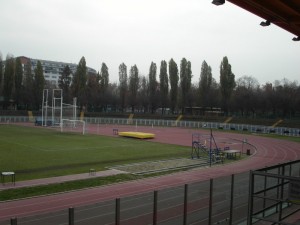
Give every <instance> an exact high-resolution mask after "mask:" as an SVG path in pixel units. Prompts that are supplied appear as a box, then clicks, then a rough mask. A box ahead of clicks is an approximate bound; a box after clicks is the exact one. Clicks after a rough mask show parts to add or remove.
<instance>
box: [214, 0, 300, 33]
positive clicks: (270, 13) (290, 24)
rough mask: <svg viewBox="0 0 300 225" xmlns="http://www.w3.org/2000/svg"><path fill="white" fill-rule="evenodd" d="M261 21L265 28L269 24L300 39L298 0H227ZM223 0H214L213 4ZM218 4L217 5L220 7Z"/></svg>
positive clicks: (299, 7)
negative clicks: (261, 19) (262, 20)
mask: <svg viewBox="0 0 300 225" xmlns="http://www.w3.org/2000/svg"><path fill="white" fill-rule="evenodd" d="M227 1H228V2H231V3H233V4H235V5H237V6H239V7H241V8H243V9H245V10H247V11H249V12H251V13H253V14H255V15H257V16H259V17H261V18H263V19H265V20H266V21H265V23H267V24H265V23H262V24H261V25H262V26H264V25H265V26H267V25H268V23H269V22H270V23H271V24H275V25H277V26H279V27H281V28H282V29H284V30H286V31H288V32H290V33H292V34H294V35H296V36H297V37H298V38H299V37H300V1H299V0H227ZM215 2H218V3H220V4H222V3H224V2H225V0H214V1H213V3H214V4H215ZM220 4H219V5H220Z"/></svg>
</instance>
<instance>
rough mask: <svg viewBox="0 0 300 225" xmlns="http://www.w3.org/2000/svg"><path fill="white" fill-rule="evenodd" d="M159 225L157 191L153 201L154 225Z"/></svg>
mask: <svg viewBox="0 0 300 225" xmlns="http://www.w3.org/2000/svg"><path fill="white" fill-rule="evenodd" d="M156 224H157V191H154V199H153V225H156Z"/></svg>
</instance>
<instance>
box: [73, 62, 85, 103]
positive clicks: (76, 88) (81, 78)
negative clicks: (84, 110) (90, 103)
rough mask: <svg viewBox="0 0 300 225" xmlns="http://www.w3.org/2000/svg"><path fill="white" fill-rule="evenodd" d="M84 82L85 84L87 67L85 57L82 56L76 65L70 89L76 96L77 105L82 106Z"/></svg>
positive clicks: (83, 101)
mask: <svg viewBox="0 0 300 225" xmlns="http://www.w3.org/2000/svg"><path fill="white" fill-rule="evenodd" d="M86 84H87V67H86V61H85V58H84V57H82V58H81V59H80V61H79V63H78V65H77V68H76V72H75V74H74V76H73V82H72V89H73V96H74V97H77V99H78V105H80V106H81V107H83V105H84V104H86V100H87V99H86Z"/></svg>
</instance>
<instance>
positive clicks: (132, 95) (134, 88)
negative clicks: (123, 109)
mask: <svg viewBox="0 0 300 225" xmlns="http://www.w3.org/2000/svg"><path fill="white" fill-rule="evenodd" d="M139 83H140V81H139V70H138V68H137V66H136V65H134V66H132V67H131V68H130V76H129V102H130V105H131V111H132V113H134V107H135V106H136V104H137V93H138V89H139Z"/></svg>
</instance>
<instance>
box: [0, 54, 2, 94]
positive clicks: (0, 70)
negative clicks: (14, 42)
mask: <svg viewBox="0 0 300 225" xmlns="http://www.w3.org/2000/svg"><path fill="white" fill-rule="evenodd" d="M2 81H3V61H2V54H1V52H0V96H1V95H2V84H3V82H2Z"/></svg>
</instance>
